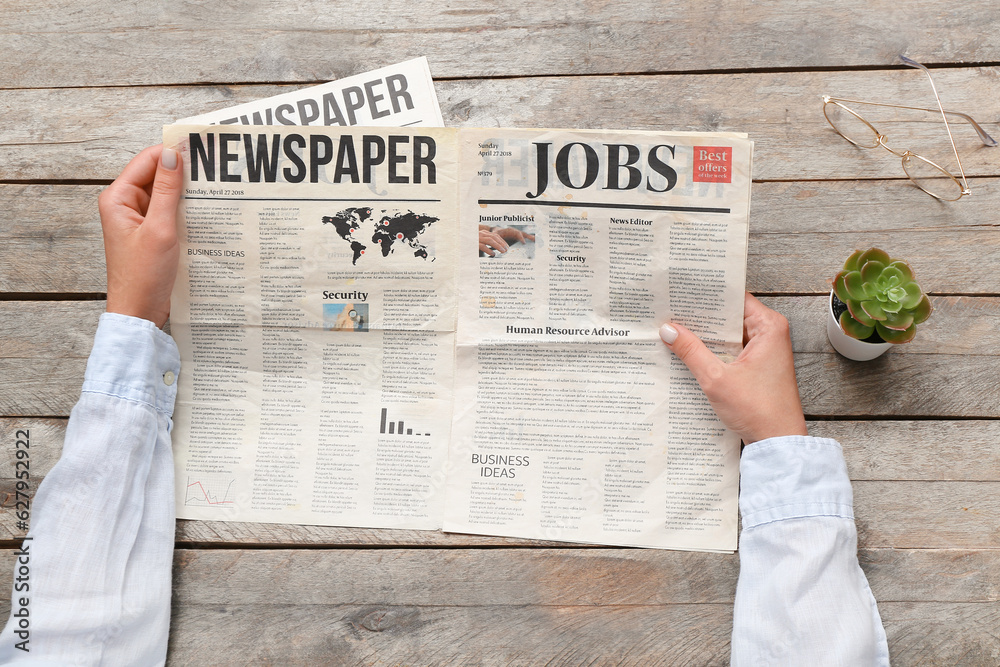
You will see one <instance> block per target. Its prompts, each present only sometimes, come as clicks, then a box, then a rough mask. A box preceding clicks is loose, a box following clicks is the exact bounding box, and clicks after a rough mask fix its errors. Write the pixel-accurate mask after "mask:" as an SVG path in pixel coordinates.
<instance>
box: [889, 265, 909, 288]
mask: <svg viewBox="0 0 1000 667" xmlns="http://www.w3.org/2000/svg"><path fill="white" fill-rule="evenodd" d="M889 266H891V267H893V268H894V269H898V270H899V271H900V273H902V274H903V284H904V285H905V284H906V283H908V282H910V281H911V280H913V269H911V268H910V265H909V264H907V263H906V262H904V261H902V260H899V259H897V260H894V261H892V262H890V264H889Z"/></svg>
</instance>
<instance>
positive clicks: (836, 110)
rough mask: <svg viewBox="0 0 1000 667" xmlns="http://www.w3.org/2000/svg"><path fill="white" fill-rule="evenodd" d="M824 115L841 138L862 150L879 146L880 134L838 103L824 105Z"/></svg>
mask: <svg viewBox="0 0 1000 667" xmlns="http://www.w3.org/2000/svg"><path fill="white" fill-rule="evenodd" d="M823 114H824V115H825V116H826V120H827V122H829V123H830V125H832V126H833V129H835V130H836V131H837V132H839V133H840V136H842V137H844V138H845V139H847V140H848V141H850V142H851V143H852V144H854V145H855V146H860V147H861V148H875V147H876V146H878V132H876V131H875V128H873V127H872V126H871V125H869V124H868V123H866V122H865V121H863V120H861V117H860V116H858V115H857V114H856V113H854V112H853V111H851V110H850V109H848V108H847V107H845V106H843V105H841V104H839V103H837V102H827V103H826V104H824V105H823Z"/></svg>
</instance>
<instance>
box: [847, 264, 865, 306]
mask: <svg viewBox="0 0 1000 667" xmlns="http://www.w3.org/2000/svg"><path fill="white" fill-rule="evenodd" d="M844 287H845V288H846V289H847V298H848V299H853V300H855V301H857V300H859V299H863V298H865V283H864V281H863V280H861V274H860V273H859V272H857V271H848V272H846V273H844ZM841 301H843V302H844V303H847V299H841Z"/></svg>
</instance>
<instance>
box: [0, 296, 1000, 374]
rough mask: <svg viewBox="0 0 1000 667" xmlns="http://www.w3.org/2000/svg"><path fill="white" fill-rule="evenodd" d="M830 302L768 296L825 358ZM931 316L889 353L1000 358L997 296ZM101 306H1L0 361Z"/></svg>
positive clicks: (87, 325)
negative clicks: (914, 332)
mask: <svg viewBox="0 0 1000 667" xmlns="http://www.w3.org/2000/svg"><path fill="white" fill-rule="evenodd" d="M827 299H828V297H815V296H803V297H768V296H763V297H762V301H763V302H764V304H765V305H767V306H768V307H770V308H773V309H775V310H777V311H778V312H780V313H782V314H783V315H785V317H786V318H788V321H789V326H790V327H791V330H792V346H793V349H794V350H795V352H797V353H805V352H811V353H828V352H830V351H831V350H832V348H831V347H830V345H829V341H828V340H827V337H826V321H825V318H826V308H827ZM931 301H932V303H933V305H934V312H933V313H932V316H931V318H930V319H929V320H927V321H926V322H925V323H923V324H922V325H920V327H919V329H918V334H917V337H916V338H914V339H913V340H912V341H911V342H909V343H906V344H904V345H897V346H896V347H894V348H892V350H890V352H889V353H888V354H897V355H898V354H952V355H954V354H980V355H984V356H996V355H1000V331H998V330H997V328H996V326H995V318H996V317H997V316H998V314H1000V297H935V296H932V297H931ZM104 308H105V302H104V301H0V359H86V358H87V357H88V356H89V355H90V348H91V346H92V344H93V340H94V333H95V332H96V331H97V321H98V319H99V318H100V315H101V313H103V312H104Z"/></svg>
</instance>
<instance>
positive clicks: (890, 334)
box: [833, 248, 931, 343]
mask: <svg viewBox="0 0 1000 667" xmlns="http://www.w3.org/2000/svg"><path fill="white" fill-rule="evenodd" d="M833 291H834V294H836V295H837V298H838V299H840V300H841V301H843V302H844V304H845V305H846V306H847V310H846V311H844V312H843V313H841V315H840V320H839V321H840V328H841V329H843V330H844V333H846V334H847V335H848V336H850V337H851V338H857V339H858V340H865V339H866V338H869V337H870V336H871V335H872V334H873V333H878V335H879V336H880V337H881V338H882V340H884V341H885V342H887V343H906V342H909V341H910V340H912V339H913V336H914V334H915V333H916V331H917V325H918V324H920V323H921V322H923V321H924V320H926V319H927V318H928V317H929V316H930V314H931V303H930V301H928V299H927V296H926V295H925V294H924V293H923V292H922V291H921V289H920V285H918V284H917V283H916V282H914V280H913V271H912V270H911V269H910V266H909V265H908V264H907V263H906V262H903V261H900V260H896V259H891V258H890V257H889V254H888V253H886V252H885V251H884V250H880V249H879V248H872V249H871V250H866V251H865V252H861V251H860V250H856V251H855V252H854V254H852V255H851V256H850V257H848V258H847V261H846V262H844V268H843V269H842V270H841V271H840V273H838V274H837V277H836V278H834V279H833Z"/></svg>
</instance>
